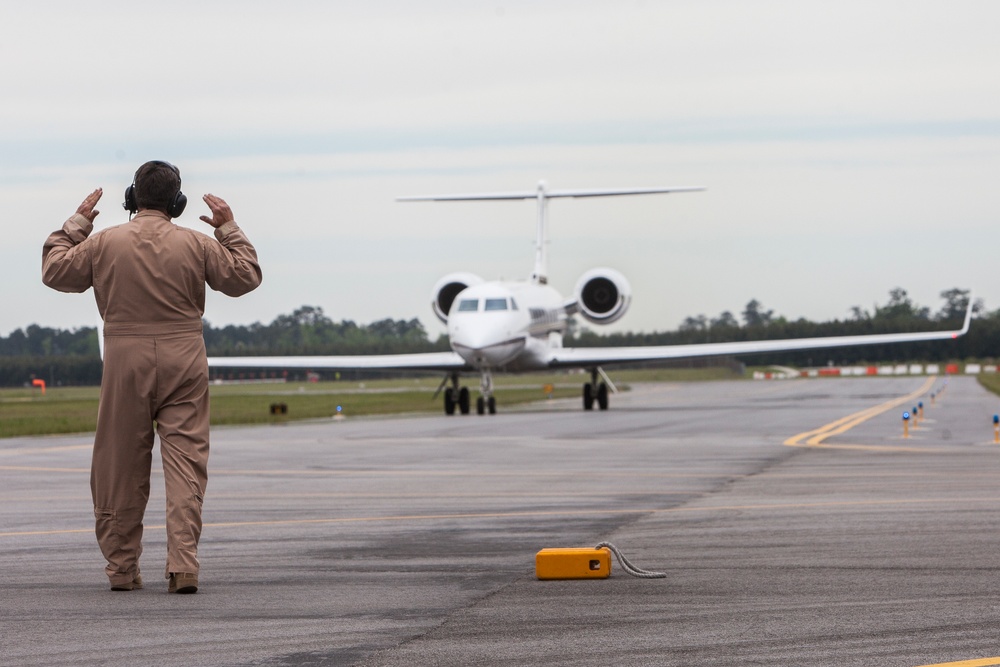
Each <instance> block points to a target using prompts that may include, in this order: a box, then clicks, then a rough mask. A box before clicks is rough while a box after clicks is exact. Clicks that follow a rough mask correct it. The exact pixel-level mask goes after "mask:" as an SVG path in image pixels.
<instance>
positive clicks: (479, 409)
mask: <svg viewBox="0 0 1000 667" xmlns="http://www.w3.org/2000/svg"><path fill="white" fill-rule="evenodd" d="M485 412H486V402H485V401H484V400H483V397H482V396H480V397H479V398H477V399H476V414H477V415H481V414H483V413H485Z"/></svg>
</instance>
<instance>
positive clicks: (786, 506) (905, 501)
mask: <svg viewBox="0 0 1000 667" xmlns="http://www.w3.org/2000/svg"><path fill="white" fill-rule="evenodd" d="M971 503H986V504H988V505H991V506H994V509H996V508H997V507H1000V496H982V497H978V498H977V497H964V498H901V499H898V500H842V501H829V502H814V503H760V504H747V505H711V506H703V507H698V506H694V507H668V508H657V507H644V508H628V507H621V508H616V509H597V508H588V509H581V510H563V509H554V510H512V511H506V512H504V511H494V512H458V513H449V514H401V515H388V516H354V517H317V518H314V519H267V520H258V521H215V522H211V523H206V524H205V528H235V527H242V526H301V525H308V524H346V523H379V522H394V521H441V520H452V519H504V518H522V517H552V516H565V517H570V516H585V517H592V516H595V515H601V516H610V515H616V514H619V515H620V514H648V515H657V514H692V513H699V512H705V513H710V512H747V511H751V510H763V511H767V510H799V509H816V508H820V507H825V508H835V507H845V508H847V507H851V508H853V507H892V506H896V507H900V506H907V505H914V506H916V505H938V504H959V505H968V504H971ZM145 528H146V530H164V529H165V528H166V527H165V526H163V525H157V526H146V527H145ZM91 532H93V528H65V529H54V530H23V531H9V532H0V537H23V536H26V535H72V534H76V533H91Z"/></svg>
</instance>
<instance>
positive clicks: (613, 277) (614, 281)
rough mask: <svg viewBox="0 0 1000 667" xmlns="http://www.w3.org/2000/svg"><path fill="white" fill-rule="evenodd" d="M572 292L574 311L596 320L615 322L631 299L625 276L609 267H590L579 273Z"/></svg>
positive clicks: (590, 320) (608, 322)
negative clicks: (581, 273)
mask: <svg viewBox="0 0 1000 667" xmlns="http://www.w3.org/2000/svg"><path fill="white" fill-rule="evenodd" d="M573 294H574V297H575V299H576V310H577V312H579V313H580V314H581V315H583V317H584V318H585V319H586V320H587V321H588V322H593V323H595V324H611V323H612V322H617V321H618V320H619V319H620V318H621V316H622V315H624V314H625V311H627V310H628V306H629V303H631V301H632V287H631V286H630V285H629V284H628V280H627V279H626V278H625V276H623V275H622V274H621V273H619V272H618V271H615V270H614V269H608V268H600V269H591V270H590V271H587V272H586V273H585V274H583V275H582V276H580V279H579V280H577V281H576V288H575V289H574V290H573Z"/></svg>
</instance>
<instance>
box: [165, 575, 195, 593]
mask: <svg viewBox="0 0 1000 667" xmlns="http://www.w3.org/2000/svg"><path fill="white" fill-rule="evenodd" d="M167 592H168V593H197V592H198V575H197V574H191V573H189V572H173V573H171V574H170V585H169V586H167Z"/></svg>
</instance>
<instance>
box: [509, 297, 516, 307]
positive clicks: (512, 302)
mask: <svg viewBox="0 0 1000 667" xmlns="http://www.w3.org/2000/svg"><path fill="white" fill-rule="evenodd" d="M510 309H511V310H517V301H514V297H510Z"/></svg>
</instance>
